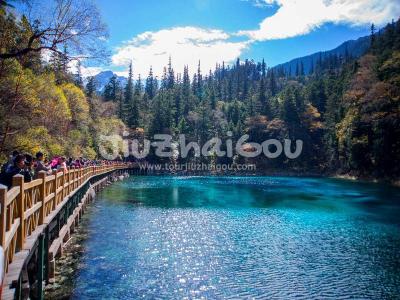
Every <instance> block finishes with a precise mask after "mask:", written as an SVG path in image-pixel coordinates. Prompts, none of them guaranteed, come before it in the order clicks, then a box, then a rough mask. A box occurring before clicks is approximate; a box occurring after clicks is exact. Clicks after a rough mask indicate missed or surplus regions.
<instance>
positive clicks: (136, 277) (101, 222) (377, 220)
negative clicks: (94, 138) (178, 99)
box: [72, 176, 400, 299]
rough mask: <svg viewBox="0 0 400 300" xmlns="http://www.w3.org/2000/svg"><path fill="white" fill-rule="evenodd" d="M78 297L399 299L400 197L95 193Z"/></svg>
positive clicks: (214, 189) (301, 190)
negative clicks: (95, 198)
mask: <svg viewBox="0 0 400 300" xmlns="http://www.w3.org/2000/svg"><path fill="white" fill-rule="evenodd" d="M93 206H94V207H93V210H92V212H91V216H90V221H89V225H88V226H89V231H90V234H89V237H88V239H87V241H86V244H85V247H86V252H85V254H84V256H83V257H82V262H81V267H80V269H79V270H78V272H77V278H76V280H75V288H74V294H73V297H72V298H73V299H139V298H141V299H185V298H186V299H238V298H239V299H349V298H356V299H399V297H400V296H399V295H400V251H399V249H400V217H399V216H400V189H397V188H393V187H390V186H386V185H380V184H372V183H359V182H350V181H345V180H335V179H320V178H291V177H172V176H171V177H168V176H143V177H130V178H129V179H127V180H125V181H122V182H117V183H115V184H113V185H111V186H109V187H107V188H105V189H104V190H103V191H102V192H101V193H99V194H98V195H97V200H96V202H95V203H94V204H93Z"/></svg>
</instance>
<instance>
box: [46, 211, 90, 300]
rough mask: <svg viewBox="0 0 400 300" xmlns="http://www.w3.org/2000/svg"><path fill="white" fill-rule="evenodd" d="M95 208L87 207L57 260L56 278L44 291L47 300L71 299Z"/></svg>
mask: <svg viewBox="0 0 400 300" xmlns="http://www.w3.org/2000/svg"><path fill="white" fill-rule="evenodd" d="M94 208H95V207H94V206H92V205H89V206H88V207H87V209H86V211H85V213H84V214H83V216H82V219H81V222H80V223H79V226H77V227H76V228H75V232H74V233H73V234H71V238H70V239H69V241H68V242H67V244H66V246H65V248H64V249H63V254H62V256H61V257H59V258H58V259H57V260H56V270H55V278H54V279H52V280H50V282H49V284H48V285H46V287H45V289H44V297H45V299H50V300H67V299H70V298H71V296H72V294H73V291H74V287H75V280H76V275H77V272H78V271H79V269H81V267H82V266H81V264H82V257H83V255H84V253H85V251H86V249H85V241H86V240H87V238H88V236H89V234H90V230H89V228H88V225H89V221H90V217H91V213H92V211H93V209H94Z"/></svg>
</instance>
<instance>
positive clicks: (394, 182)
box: [147, 170, 400, 188]
mask: <svg viewBox="0 0 400 300" xmlns="http://www.w3.org/2000/svg"><path fill="white" fill-rule="evenodd" d="M147 175H150V176H152V175H153V176H169V175H170V176H272V177H314V178H326V179H340V180H348V181H353V182H365V183H376V184H388V185H390V186H393V187H398V188H400V178H395V179H387V178H386V179H385V178H376V177H364V176H356V175H351V174H349V173H344V174H342V173H335V172H306V171H304V172H303V171H298V172H296V171H277V170H271V171H266V170H265V171H258V172H257V171H256V172H194V171H191V172H170V171H158V172H152V173H148V174H147Z"/></svg>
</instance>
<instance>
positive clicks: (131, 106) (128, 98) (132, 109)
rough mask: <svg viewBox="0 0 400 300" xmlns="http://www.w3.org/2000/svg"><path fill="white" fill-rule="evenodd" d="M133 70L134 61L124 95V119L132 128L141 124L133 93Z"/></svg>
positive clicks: (130, 67) (130, 66)
mask: <svg viewBox="0 0 400 300" xmlns="http://www.w3.org/2000/svg"><path fill="white" fill-rule="evenodd" d="M133 93H134V91H133V70H132V63H131V64H130V65H129V75H128V82H127V83H126V86H125V97H124V120H125V121H126V123H127V125H128V126H129V127H131V128H135V127H137V126H138V125H139V108H138V105H137V102H136V101H135V98H134V95H133Z"/></svg>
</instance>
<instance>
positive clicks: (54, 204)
mask: <svg viewBox="0 0 400 300" xmlns="http://www.w3.org/2000/svg"><path fill="white" fill-rule="evenodd" d="M57 174H58V172H57V170H54V171H53V175H54V185H53V189H54V190H53V193H54V199H53V205H52V208H51V210H54V209H56V207H57V189H58V186H57V182H58V180H57Z"/></svg>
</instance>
